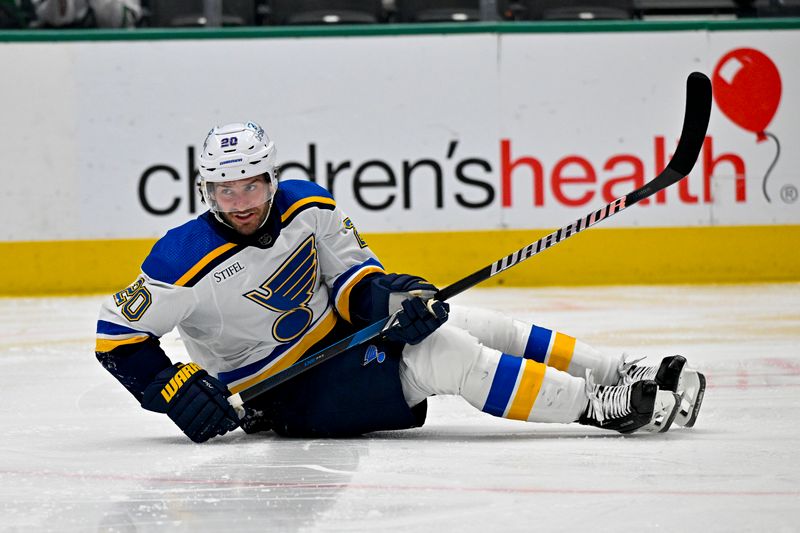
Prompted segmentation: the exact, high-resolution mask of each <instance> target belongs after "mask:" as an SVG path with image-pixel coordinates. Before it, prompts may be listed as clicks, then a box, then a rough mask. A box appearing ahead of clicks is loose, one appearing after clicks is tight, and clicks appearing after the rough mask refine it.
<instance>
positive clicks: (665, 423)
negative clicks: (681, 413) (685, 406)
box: [639, 390, 681, 433]
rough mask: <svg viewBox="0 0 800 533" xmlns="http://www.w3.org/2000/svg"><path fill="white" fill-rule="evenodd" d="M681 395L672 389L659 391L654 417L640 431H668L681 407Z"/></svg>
mask: <svg viewBox="0 0 800 533" xmlns="http://www.w3.org/2000/svg"><path fill="white" fill-rule="evenodd" d="M680 399H681V397H680V396H678V395H677V394H675V393H674V392H670V391H662V390H660V391H658V394H657V395H656V403H655V407H654V409H653V418H651V419H650V422H649V423H647V424H645V425H644V426H642V427H641V428H640V429H639V431H645V432H647V433H664V432H665V431H667V430H668V429H669V428H670V426H671V425H672V422H673V421H674V420H675V416H676V415H677V414H678V410H679V408H680V405H681V404H680Z"/></svg>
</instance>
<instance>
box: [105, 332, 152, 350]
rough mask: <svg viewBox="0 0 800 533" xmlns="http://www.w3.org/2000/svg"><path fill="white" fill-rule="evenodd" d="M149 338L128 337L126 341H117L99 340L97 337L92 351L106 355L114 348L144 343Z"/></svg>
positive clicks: (139, 336) (144, 336)
mask: <svg viewBox="0 0 800 533" xmlns="http://www.w3.org/2000/svg"><path fill="white" fill-rule="evenodd" d="M149 338H150V337H149V336H147V335H138V336H136V337H130V338H127V339H117V340H112V339H101V338H99V337H98V338H97V341H95V345H94V351H95V352H100V353H106V352H110V351H111V350H113V349H114V348H118V347H120V346H124V345H126V344H136V343H137V342H144V341H146V340H147V339H149Z"/></svg>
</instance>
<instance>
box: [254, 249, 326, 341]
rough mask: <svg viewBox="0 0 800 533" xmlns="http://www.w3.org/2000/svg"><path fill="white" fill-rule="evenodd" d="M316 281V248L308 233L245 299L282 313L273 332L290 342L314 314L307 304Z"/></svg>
mask: <svg viewBox="0 0 800 533" xmlns="http://www.w3.org/2000/svg"><path fill="white" fill-rule="evenodd" d="M316 281H317V248H316V246H315V242H314V236H313V235H311V236H310V237H309V238H307V239H306V240H305V241H303V244H301V245H300V246H298V247H297V249H296V250H295V251H294V252H292V255H290V256H289V258H288V259H287V260H286V261H284V262H283V264H282V265H281V266H280V267H278V269H277V270H276V271H275V273H274V274H272V276H270V278H269V279H268V280H267V281H265V282H264V283H262V284H261V286H260V288H259V289H256V290H253V291H250V292H248V293H245V294H244V296H245V298H249V299H250V300H252V301H254V302H256V303H257V304H258V305H261V306H263V307H266V308H267V309H269V310H271V311H276V312H278V313H282V314H281V316H279V317H278V319H277V320H276V321H275V324H274V325H273V326H272V335H273V337H275V339H276V340H278V341H280V342H289V341H292V340H294V339H296V338H297V337H299V336H300V335H302V334H303V333H304V332H305V331H306V329H308V326H309V325H310V324H311V319H312V318H314V313H313V312H312V311H311V309H309V308H308V307H306V304H307V303H308V302H309V300H311V297H312V296H313V295H314V285H315V284H316Z"/></svg>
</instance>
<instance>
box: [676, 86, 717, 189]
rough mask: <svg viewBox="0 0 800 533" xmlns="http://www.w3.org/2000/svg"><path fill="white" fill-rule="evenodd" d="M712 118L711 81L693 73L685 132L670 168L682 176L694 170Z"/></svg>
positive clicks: (688, 97) (687, 97) (688, 89)
mask: <svg viewBox="0 0 800 533" xmlns="http://www.w3.org/2000/svg"><path fill="white" fill-rule="evenodd" d="M710 118H711V80H709V79H708V76H706V75H705V74H703V73H702V72H692V73H691V74H689V77H688V78H687V79H686V112H685V114H684V117H683V131H682V132H681V139H680V141H679V143H678V148H677V149H676V150H675V155H673V156H672V160H671V161H670V162H669V165H668V166H669V167H670V168H672V169H673V170H674V171H675V172H677V173H678V174H680V175H681V176H686V175H688V174H689V173H690V172H691V171H692V168H694V165H695V163H696V162H697V158H698V156H699V155H700V150H701V149H702V148H703V142H704V141H705V138H706V131H708V121H709V119H710Z"/></svg>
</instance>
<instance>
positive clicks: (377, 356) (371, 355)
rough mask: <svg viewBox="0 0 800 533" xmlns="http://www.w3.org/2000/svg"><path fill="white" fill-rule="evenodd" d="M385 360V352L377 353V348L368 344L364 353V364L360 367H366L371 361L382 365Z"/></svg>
mask: <svg viewBox="0 0 800 533" xmlns="http://www.w3.org/2000/svg"><path fill="white" fill-rule="evenodd" d="M385 359H386V353H385V352H379V351H378V348H377V346H375V345H373V344H370V345H369V346H367V351H366V353H364V362H363V363H362V366H365V365H368V364H369V363H371V362H372V361H378V363H383V361H384V360H385Z"/></svg>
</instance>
